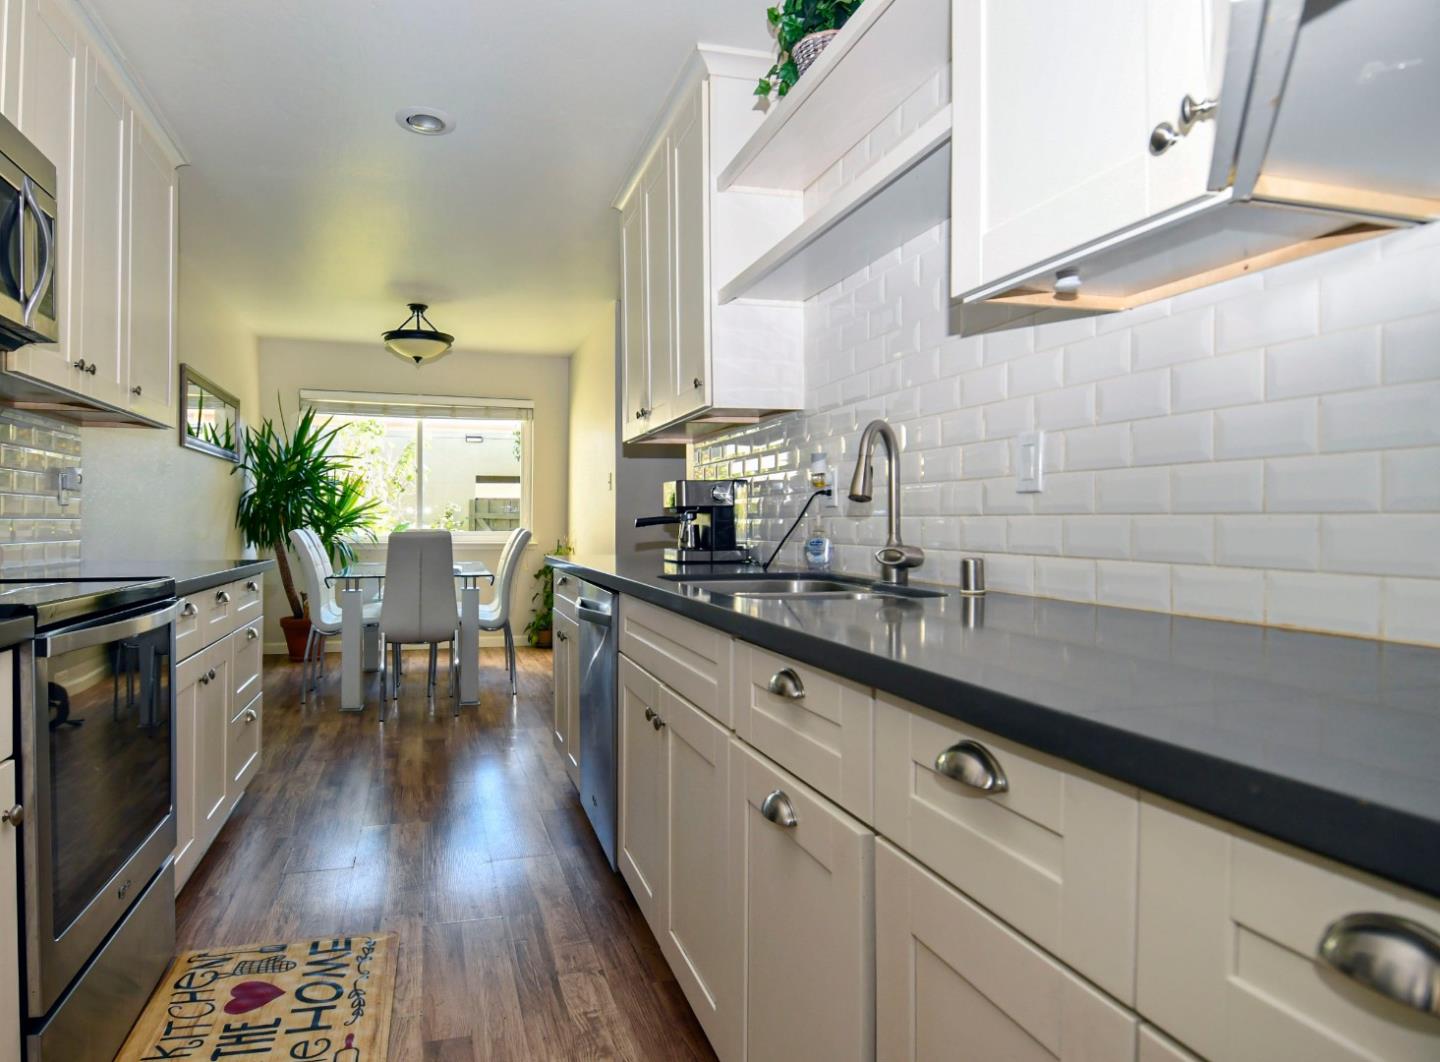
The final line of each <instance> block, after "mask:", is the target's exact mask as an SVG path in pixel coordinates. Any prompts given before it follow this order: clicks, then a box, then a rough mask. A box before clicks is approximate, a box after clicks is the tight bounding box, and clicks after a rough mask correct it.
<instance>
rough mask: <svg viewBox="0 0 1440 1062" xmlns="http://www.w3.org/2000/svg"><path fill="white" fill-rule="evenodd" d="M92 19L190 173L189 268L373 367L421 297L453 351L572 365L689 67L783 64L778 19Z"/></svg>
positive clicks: (689, 8) (185, 234)
mask: <svg viewBox="0 0 1440 1062" xmlns="http://www.w3.org/2000/svg"><path fill="white" fill-rule="evenodd" d="M85 2H86V6H87V8H88V9H89V10H90V12H91V13H92V15H93V16H94V17H95V18H96V20H97V21H98V22H100V23H101V24H102V26H103V27H104V29H105V31H106V32H107V33H108V34H109V36H110V37H111V39H112V40H113V41H114V43H115V44H116V46H117V47H118V49H119V50H120V52H121V54H122V55H123V56H124V58H125V60H126V62H127V64H128V65H129V66H130V67H131V68H132V71H133V73H134V74H135V75H136V77H137V80H138V81H139V82H140V84H141V85H142V87H143V89H144V90H145V91H146V92H147V94H148V95H149V96H150V97H151V99H152V101H153V102H154V103H155V105H156V106H157V107H158V109H159V110H160V112H161V114H162V116H163V118H164V120H165V121H166V122H167V123H168V124H169V126H170V127H171V129H172V130H173V132H174V133H175V134H176V136H177V137H178V139H179V140H180V146H181V148H182V150H183V151H184V152H185V153H186V155H187V157H188V160H189V162H190V164H191V166H190V169H189V170H187V171H184V172H183V173H182V178H181V181H182V183H181V188H182V208H181V210H182V214H181V219H182V228H181V241H182V249H183V252H184V253H185V255H186V256H187V257H188V258H189V259H190V260H191V261H192V262H193V263H194V264H195V265H198V266H199V267H200V268H201V269H203V270H204V271H205V272H206V273H207V274H209V276H210V278H211V279H212V280H213V281H214V282H215V283H216V284H217V285H218V286H219V287H220V288H221V289H222V290H223V291H225V292H226V293H228V295H229V297H230V299H231V301H232V303H233V305H234V309H235V310H236V312H237V313H238V314H239V315H240V316H241V317H242V319H243V320H245V322H246V323H247V324H248V325H250V326H251V327H252V328H253V329H254V330H255V332H256V333H257V334H258V335H262V336H295V337H304V338H324V339H345V340H366V339H376V342H377V347H378V342H379V341H378V339H377V338H376V337H377V336H378V333H379V332H381V331H383V330H384V329H386V328H392V327H395V326H396V325H398V324H399V322H400V320H401V319H402V318H403V317H404V316H405V308H404V304H405V303H406V302H408V301H411V300H416V301H427V302H430V303H431V305H432V309H431V313H430V316H431V317H432V319H433V320H434V322H435V324H436V326H437V327H439V328H442V329H444V330H446V331H449V332H453V333H454V334H455V335H456V337H457V343H456V345H457V347H462V348H465V349H470V350H495V351H509V352H521V353H568V352H570V351H571V350H573V349H574V348H575V347H576V346H577V345H578V344H579V342H580V340H581V339H583V338H584V335H585V332H586V330H587V328H588V327H589V326H590V325H592V324H593V322H594V320H595V315H596V314H597V313H598V312H599V308H600V305H601V304H602V303H603V302H605V301H606V300H609V299H612V298H615V297H616V293H617V290H618V283H617V274H618V250H617V248H618V242H617V238H616V234H617V231H618V221H617V219H616V217H615V216H614V214H613V213H612V211H611V210H610V201H611V198H612V196H613V195H614V193H615V191H616V190H617V188H618V187H619V185H620V183H621V182H622V181H623V180H624V178H625V177H626V175H627V170H628V168H629V166H630V164H631V163H632V161H633V160H634V158H635V155H636V153H637V152H638V151H639V150H640V149H641V148H642V146H643V144H644V140H645V136H646V133H647V132H648V131H649V129H650V126H651V123H652V122H653V121H654V119H655V117H656V115H657V114H658V112H659V110H660V108H661V107H662V106H663V103H664V96H665V92H666V90H667V88H668V87H669V86H670V84H671V82H672V81H673V79H674V77H675V75H676V74H677V73H678V71H679V70H680V68H681V66H682V65H683V64H684V62H685V60H686V58H687V56H688V55H689V53H690V51H691V50H692V49H693V48H694V46H695V44H696V42H698V41H705V42H707V43H713V44H720V45H730V46H735V47H750V48H766V47H767V46H768V45H769V37H768V34H767V32H766V26H765V7H766V0H662V2H660V3H656V2H654V0H519V2H511V3H500V2H498V0H303V2H301V3H295V2H294V0H204V2H200V3H196V2H193V0H85ZM411 105H421V106H429V107H437V108H441V109H443V110H446V111H448V112H449V113H450V114H451V115H453V116H454V118H455V121H456V128H455V131H454V132H452V133H450V134H449V135H447V136H439V137H422V136H416V135H414V134H412V133H407V132H405V131H404V130H402V129H401V128H400V127H399V126H398V125H397V124H396V122H395V118H394V115H395V112H396V111H397V110H399V109H400V108H402V107H407V106H411Z"/></svg>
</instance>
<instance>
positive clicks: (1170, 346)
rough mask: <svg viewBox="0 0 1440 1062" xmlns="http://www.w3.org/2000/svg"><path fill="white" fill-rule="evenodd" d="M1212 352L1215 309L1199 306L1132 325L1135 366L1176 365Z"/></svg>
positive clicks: (1203, 356)
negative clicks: (1195, 308)
mask: <svg viewBox="0 0 1440 1062" xmlns="http://www.w3.org/2000/svg"><path fill="white" fill-rule="evenodd" d="M1213 353H1215V308H1214V307H1213V306H1202V307H1201V308H1199V309H1197V310H1191V311H1189V312H1188V313H1180V314H1171V315H1170V316H1168V317H1160V318H1157V319H1155V320H1153V321H1147V322H1145V323H1144V324H1140V325H1136V326H1135V368H1137V369H1151V368H1156V367H1158V366H1164V365H1175V364H1177V363H1179V362H1182V361H1194V360H1195V359H1196V358H1208V357H1209V356H1210V355H1211V354H1213Z"/></svg>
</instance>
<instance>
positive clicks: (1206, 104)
mask: <svg viewBox="0 0 1440 1062" xmlns="http://www.w3.org/2000/svg"><path fill="white" fill-rule="evenodd" d="M1219 109H1220V101H1219V100H1218V99H1216V98H1214V97H1213V96H1212V97H1207V98H1206V99H1203V100H1197V99H1196V98H1195V97H1194V96H1192V95H1190V94H1189V93H1188V92H1187V93H1186V94H1185V98H1184V99H1183V100H1181V101H1180V131H1181V132H1182V133H1188V132H1190V129H1191V127H1192V126H1193V125H1195V123H1196V122H1208V121H1209V120H1210V119H1212V118H1214V117H1215V112H1216V111H1218V110H1219Z"/></svg>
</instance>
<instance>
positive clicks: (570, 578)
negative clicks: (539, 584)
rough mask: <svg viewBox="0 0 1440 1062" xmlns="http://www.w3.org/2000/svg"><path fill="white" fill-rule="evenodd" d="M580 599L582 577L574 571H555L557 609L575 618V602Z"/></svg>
mask: <svg viewBox="0 0 1440 1062" xmlns="http://www.w3.org/2000/svg"><path fill="white" fill-rule="evenodd" d="M579 599H580V577H579V576H578V575H575V574H574V573H572V572H560V571H557V572H556V573H555V611H556V612H559V613H561V614H562V615H566V616H569V617H570V618H571V619H574V618H575V603H576V602H577V601H578V600H579Z"/></svg>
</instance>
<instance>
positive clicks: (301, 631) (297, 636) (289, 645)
mask: <svg viewBox="0 0 1440 1062" xmlns="http://www.w3.org/2000/svg"><path fill="white" fill-rule="evenodd" d="M280 629H281V630H283V631H284V632H285V648H286V649H288V650H289V651H290V659H291V660H293V661H295V662H296V663H297V664H298V663H299V662H300V661H302V660H304V659H305V642H306V641H307V640H309V638H310V617H309V616H301V617H300V618H299V619H296V618H295V617H294V616H281V617H280Z"/></svg>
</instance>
